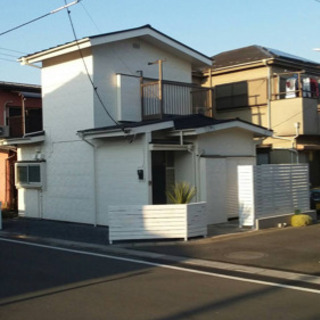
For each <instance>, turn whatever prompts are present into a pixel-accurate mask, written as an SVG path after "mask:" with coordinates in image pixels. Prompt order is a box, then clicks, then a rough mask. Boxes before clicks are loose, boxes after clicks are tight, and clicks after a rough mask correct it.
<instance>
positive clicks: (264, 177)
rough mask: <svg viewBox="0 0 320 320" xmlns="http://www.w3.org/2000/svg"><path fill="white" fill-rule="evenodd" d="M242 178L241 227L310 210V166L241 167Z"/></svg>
mask: <svg viewBox="0 0 320 320" xmlns="http://www.w3.org/2000/svg"><path fill="white" fill-rule="evenodd" d="M238 179H239V180H238V182H239V202H240V209H239V217H240V225H241V226H254V221H255V219H259V218H265V217H268V216H277V215H281V214H289V213H293V212H294V211H295V209H299V210H301V211H304V210H309V206H310V204H309V169H308V165H305V164H280V165H260V166H239V167H238ZM252 184H253V185H252Z"/></svg>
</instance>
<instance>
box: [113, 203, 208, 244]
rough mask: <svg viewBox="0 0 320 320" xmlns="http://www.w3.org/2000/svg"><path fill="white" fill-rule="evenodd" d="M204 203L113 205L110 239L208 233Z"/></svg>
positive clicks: (154, 237)
mask: <svg viewBox="0 0 320 320" xmlns="http://www.w3.org/2000/svg"><path fill="white" fill-rule="evenodd" d="M205 208H206V205H205V203H191V204H181V205H152V206H110V207H109V214H110V226H109V241H110V242H111V243H112V241H114V240H128V239H165V238H183V239H185V240H187V239H188V238H189V237H195V236H206V234H207V225H206V219H205V212H206V210H205Z"/></svg>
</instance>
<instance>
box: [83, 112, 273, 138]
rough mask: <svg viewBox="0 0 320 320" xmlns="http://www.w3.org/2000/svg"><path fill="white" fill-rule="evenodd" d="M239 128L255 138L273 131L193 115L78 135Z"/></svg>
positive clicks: (107, 128) (94, 136)
mask: <svg viewBox="0 0 320 320" xmlns="http://www.w3.org/2000/svg"><path fill="white" fill-rule="evenodd" d="M232 128H239V129H243V130H247V131H251V132H253V133H254V136H255V137H261V136H271V135H272V131H271V130H268V129H266V128H264V127H261V126H258V125H254V124H252V123H249V122H246V121H243V120H240V119H238V118H236V119H224V120H218V119H213V118H209V117H206V116H203V115H201V114H192V115H186V116H168V117H165V118H163V119H158V120H152V121H141V122H131V123H121V124H119V125H115V126H109V127H103V128H94V129H87V130H81V131H78V135H79V136H82V137H86V136H87V137H90V138H107V137H115V136H127V135H133V134H143V133H146V132H154V131H159V130H165V129H167V130H168V129H170V130H171V131H172V134H173V135H174V134H175V133H176V134H178V133H179V132H181V131H183V132H184V134H188V135H198V134H203V133H208V132H213V131H219V130H226V129H232Z"/></svg>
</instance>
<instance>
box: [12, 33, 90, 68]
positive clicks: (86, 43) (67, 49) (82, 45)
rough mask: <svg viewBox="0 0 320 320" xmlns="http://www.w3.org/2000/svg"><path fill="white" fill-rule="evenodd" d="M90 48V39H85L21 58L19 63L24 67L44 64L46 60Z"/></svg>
mask: <svg viewBox="0 0 320 320" xmlns="http://www.w3.org/2000/svg"><path fill="white" fill-rule="evenodd" d="M90 46H91V43H90V39H89V38H84V39H81V40H77V41H73V42H69V43H66V44H64V45H60V46H57V47H54V48H50V49H48V50H44V51H40V52H36V53H34V54H30V55H27V56H23V57H21V58H19V59H18V61H19V62H20V63H21V64H23V65H27V64H33V63H37V62H42V61H44V60H47V59H50V58H54V57H57V56H60V55H63V54H68V53H72V52H75V51H78V50H79V49H80V50H83V49H86V48H89V47H90Z"/></svg>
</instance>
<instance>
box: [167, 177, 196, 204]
mask: <svg viewBox="0 0 320 320" xmlns="http://www.w3.org/2000/svg"><path fill="white" fill-rule="evenodd" d="M195 194H196V188H195V187H192V186H191V185H190V184H189V183H188V182H177V183H175V184H174V185H173V187H172V190H171V191H169V192H167V196H168V198H169V200H170V202H171V203H173V204H185V203H189V202H190V201H191V199H192V198H193V197H194V196H195Z"/></svg>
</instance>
